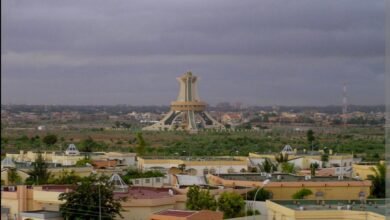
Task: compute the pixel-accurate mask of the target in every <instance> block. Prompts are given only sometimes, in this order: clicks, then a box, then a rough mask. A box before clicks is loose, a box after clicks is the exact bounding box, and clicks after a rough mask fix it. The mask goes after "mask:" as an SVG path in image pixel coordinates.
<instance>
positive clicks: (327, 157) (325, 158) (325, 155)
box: [321, 153, 329, 167]
mask: <svg viewBox="0 0 390 220" xmlns="http://www.w3.org/2000/svg"><path fill="white" fill-rule="evenodd" d="M321 161H322V167H326V162H328V161H329V154H328V153H323V154H322V155H321Z"/></svg>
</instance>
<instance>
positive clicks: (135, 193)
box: [114, 186, 173, 199]
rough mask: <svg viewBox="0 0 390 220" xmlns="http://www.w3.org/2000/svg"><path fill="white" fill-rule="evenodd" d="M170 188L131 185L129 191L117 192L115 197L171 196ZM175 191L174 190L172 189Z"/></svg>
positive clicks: (145, 197) (156, 197) (150, 197)
mask: <svg viewBox="0 0 390 220" xmlns="http://www.w3.org/2000/svg"><path fill="white" fill-rule="evenodd" d="M169 190H172V189H170V188H155V187H141V186H131V187H129V191H128V192H116V193H115V195H114V197H115V198H125V197H130V198H132V199H160V198H168V197H171V195H170V194H169ZM172 191H173V190H172Z"/></svg>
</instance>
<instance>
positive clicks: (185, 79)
mask: <svg viewBox="0 0 390 220" xmlns="http://www.w3.org/2000/svg"><path fill="white" fill-rule="evenodd" d="M176 79H177V80H178V81H179V85H180V90H179V95H178V97H177V100H176V101H173V102H171V110H170V111H169V112H168V114H167V115H166V116H165V117H164V118H163V119H162V120H161V121H159V122H157V123H156V124H154V125H151V126H148V127H145V128H143V130H157V131H158V130H186V131H189V132H191V133H196V132H197V131H198V129H210V128H214V129H223V128H224V126H223V125H222V124H220V123H219V122H217V121H216V120H215V119H213V118H212V117H211V116H210V115H209V113H207V112H206V111H205V109H206V103H205V102H202V101H201V100H200V98H199V96H198V89H197V82H198V81H197V80H198V78H197V77H196V76H194V75H192V73H191V72H187V73H185V74H184V75H182V76H180V77H178V78H176Z"/></svg>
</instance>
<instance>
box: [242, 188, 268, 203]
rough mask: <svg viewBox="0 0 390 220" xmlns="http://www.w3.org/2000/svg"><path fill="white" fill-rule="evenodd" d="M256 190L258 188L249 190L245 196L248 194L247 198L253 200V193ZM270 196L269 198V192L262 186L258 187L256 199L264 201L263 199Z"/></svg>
mask: <svg viewBox="0 0 390 220" xmlns="http://www.w3.org/2000/svg"><path fill="white" fill-rule="evenodd" d="M257 190H258V188H256V189H254V190H251V191H249V192H248V194H247V196H248V198H247V199H248V200H253V199H254V198H255V194H256V191H257ZM270 198H271V192H270V191H268V190H266V189H264V188H262V189H260V190H259V192H258V193H257V195H256V201H265V200H267V199H270Z"/></svg>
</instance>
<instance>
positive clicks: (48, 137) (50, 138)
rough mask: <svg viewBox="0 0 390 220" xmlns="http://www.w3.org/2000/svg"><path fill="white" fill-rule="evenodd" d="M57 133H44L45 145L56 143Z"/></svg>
mask: <svg viewBox="0 0 390 220" xmlns="http://www.w3.org/2000/svg"><path fill="white" fill-rule="evenodd" d="M57 140H58V138H57V135H54V134H48V135H46V136H45V137H44V138H43V140H42V141H43V143H45V144H46V145H47V146H51V145H54V144H55V143H57Z"/></svg>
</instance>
